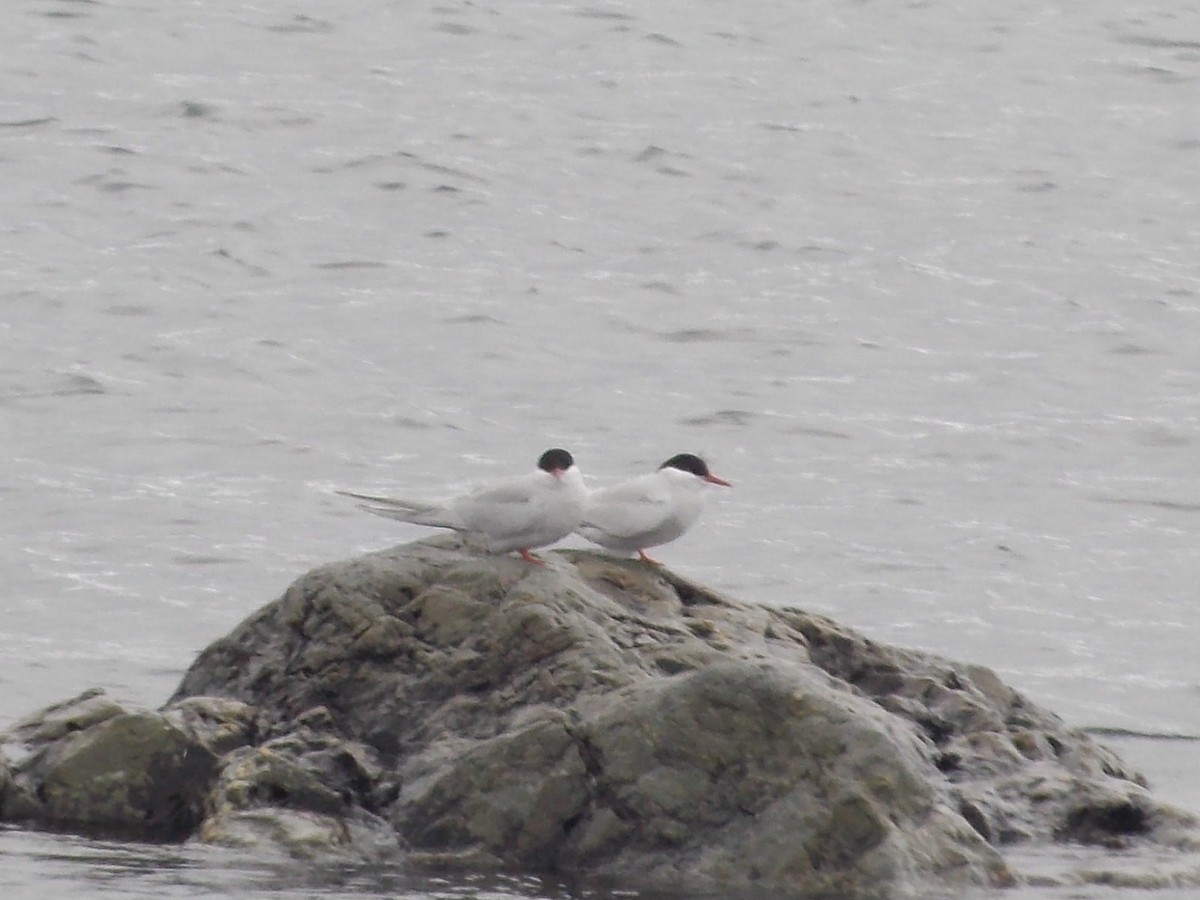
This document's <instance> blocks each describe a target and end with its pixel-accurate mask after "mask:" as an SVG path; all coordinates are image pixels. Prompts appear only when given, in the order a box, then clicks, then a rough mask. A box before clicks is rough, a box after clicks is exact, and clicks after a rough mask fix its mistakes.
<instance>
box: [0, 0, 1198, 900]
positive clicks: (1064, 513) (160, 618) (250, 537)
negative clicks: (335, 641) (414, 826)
mask: <svg viewBox="0 0 1200 900" xmlns="http://www.w3.org/2000/svg"><path fill="white" fill-rule="evenodd" d="M0 35H3V38H2V40H3V48H4V49H3V53H2V54H0V78H2V84H3V88H2V89H0V184H2V185H3V192H2V194H0V198H2V199H0V233H2V243H0V267H2V273H3V277H2V279H0V348H2V352H0V447H2V448H3V452H4V457H5V459H6V461H7V462H6V467H5V473H4V476H3V477H2V478H0V584H3V586H4V589H3V591H2V592H0V722H5V723H7V722H10V721H12V720H13V719H16V718H18V717H20V716H22V715H24V714H26V713H28V712H30V711H32V710H33V709H35V708H37V707H39V706H41V705H43V704H46V703H50V702H54V701H57V700H60V699H63V698H64V697H66V696H69V695H71V694H74V693H76V692H77V691H79V690H82V689H84V688H86V687H90V686H92V685H101V686H104V687H106V688H107V689H109V691H110V692H111V693H112V694H113V695H114V696H116V697H117V698H118V699H120V700H122V701H126V702H128V703H132V704H136V705H144V706H156V705H158V704H159V703H161V702H162V701H163V700H164V699H165V698H166V697H167V695H168V694H169V693H170V692H171V691H172V689H173V688H174V686H175V684H176V683H177V681H178V679H179V677H180V676H181V674H182V671H183V669H184V668H185V667H186V666H187V664H188V663H189V662H190V661H191V659H192V657H193V656H194V655H195V653H196V652H197V651H198V650H200V649H201V648H202V647H203V646H205V645H206V644H207V643H208V642H209V641H211V640H213V639H215V638H217V637H219V636H221V635H223V634H224V633H226V632H227V631H228V630H229V629H230V628H232V627H233V626H234V625H235V624H236V623H237V622H238V621H239V620H240V619H241V618H242V617H244V616H245V615H247V614H248V613H250V612H251V611H252V610H254V609H256V608H257V607H258V606H260V605H261V604H263V603H264V602H266V601H268V600H270V599H272V598H273V597H275V596H276V595H278V594H279V593H280V592H281V591H282V590H283V588H285V587H286V585H287V584H288V583H289V582H290V581H291V580H292V579H293V578H295V577H297V576H298V575H300V574H301V573H303V572H304V571H305V570H306V569H308V568H310V567H312V566H314V565H317V564H319V563H322V562H326V561H328V560H331V559H336V558H342V557H346V556H350V555H353V554H356V553H359V552H361V551H364V550H367V549H373V548H379V547H383V546H387V545H390V544H393V543H397V542H401V541H407V540H412V539H415V538H418V537H421V536H423V535H424V534H426V532H425V531H424V530H422V529H419V528H416V527H411V526H406V525H401V524H399V523H394V522H387V521H384V520H380V519H376V518H372V517H369V516H365V515H362V514H360V513H358V512H356V511H355V510H354V509H353V508H352V507H351V506H350V505H349V504H347V503H345V502H342V500H341V499H340V498H337V497H334V496H332V495H331V494H330V490H331V489H332V488H336V487H346V488H352V489H369V490H395V491H397V492H399V491H401V490H404V491H406V492H408V493H431V494H437V493H441V492H442V491H443V489H445V488H449V487H452V486H454V485H462V484H469V483H478V482H481V481H486V480H488V479H491V478H496V477H502V476H507V475H510V474H514V473H519V472H523V471H526V470H528V469H529V468H531V466H532V463H533V461H534V459H535V458H536V457H537V455H538V453H540V452H541V451H542V450H543V449H545V448H546V447H549V446H556V445H561V446H565V447H568V448H569V449H571V450H572V451H573V452H574V453H575V455H576V457H577V459H578V461H579V463H580V466H581V468H582V469H583V471H584V473H585V475H586V476H588V477H589V478H590V479H591V481H592V483H593V484H596V485H600V484H604V483H608V482H610V481H611V480H613V479H616V478H620V477H625V476H628V475H630V474H633V473H639V472H642V471H646V470H649V469H651V468H653V467H655V466H656V465H657V464H658V463H659V462H661V461H662V460H663V459H665V458H666V457H667V456H669V455H672V454H673V453H676V452H679V451H692V452H698V453H701V454H703V455H704V456H706V457H707V458H708V459H709V461H710V463H711V464H712V466H713V468H714V469H715V470H716V471H717V472H719V473H720V474H722V475H724V476H725V477H726V478H729V479H730V480H732V481H734V482H735V487H734V489H733V490H730V491H723V492H720V493H719V495H718V496H714V498H713V501H714V502H713V503H712V505H711V507H710V509H709V511H708V512H707V514H706V517H705V519H704V520H703V521H702V523H701V526H700V527H698V528H697V529H696V530H695V531H693V532H692V533H691V534H689V535H688V536H687V537H685V538H684V539H682V540H680V541H679V542H677V543H675V544H672V545H670V546H669V547H666V548H661V552H660V553H659V556H660V558H661V559H663V561H664V562H666V563H667V564H669V565H670V566H672V567H674V568H676V569H678V570H679V571H681V572H684V573H686V574H688V575H689V576H692V577H695V578H697V579H700V580H702V581H705V582H708V583H710V584H712V585H714V586H716V587H718V588H720V589H723V590H725V591H728V592H730V593H732V594H735V595H737V596H740V597H743V598H746V599H750V600H754V601H757V602H761V603H765V604H784V603H788V604H799V605H803V606H805V607H807V608H809V609H812V610H816V611H820V612H824V613H828V614H830V615H833V616H835V617H836V618H838V619H839V620H841V621H844V622H847V623H849V624H852V625H854V626H856V627H858V628H861V629H863V630H864V631H866V632H867V633H868V634H870V635H871V636H872V637H874V638H876V639H878V640H881V641H887V642H894V643H900V644H903V645H907V646H911V647H917V648H921V649H925V650H931V651H935V652H937V653H940V654H943V655H945V656H948V657H952V658H956V659H966V660H971V661H973V662H978V663H983V664H986V665H989V666H992V667H994V668H995V669H997V670H998V671H999V673H1000V674H1001V675H1002V676H1003V677H1004V678H1005V679H1006V680H1007V681H1009V682H1010V683H1012V684H1013V685H1014V686H1016V687H1018V688H1019V689H1021V690H1022V691H1024V692H1026V693H1027V694H1029V695H1030V696H1031V697H1032V698H1033V699H1035V700H1036V701H1038V702H1040V703H1042V704H1044V705H1047V706H1049V707H1051V708H1053V709H1054V710H1056V711H1057V712H1059V713H1060V714H1061V715H1063V716H1064V717H1065V718H1066V719H1067V720H1068V721H1070V722H1072V723H1073V724H1077V725H1080V726H1085V727H1095V728H1102V729H1110V730H1113V731H1114V732H1116V733H1117V734H1118V735H1122V734H1128V735H1129V736H1127V737H1119V736H1118V737H1117V738H1114V739H1113V740H1111V741H1110V743H1112V745H1113V746H1114V748H1115V749H1117V750H1118V751H1119V752H1120V753H1122V754H1123V755H1124V756H1126V757H1127V758H1128V759H1130V760H1131V761H1134V762H1136V763H1137V764H1138V765H1139V766H1141V767H1142V768H1143V770H1144V771H1145V772H1146V774H1147V776H1148V777H1149V778H1150V780H1151V782H1152V784H1153V785H1154V786H1155V787H1156V789H1157V791H1158V792H1159V793H1160V794H1161V795H1163V796H1167V797H1170V798H1172V799H1173V800H1175V802H1178V803H1180V804H1181V805H1183V806H1185V807H1187V808H1190V809H1192V810H1195V811H1200V775H1197V774H1196V769H1195V766H1194V765H1193V764H1192V760H1193V759H1194V758H1195V757H1196V755H1197V750H1198V749H1200V746H1198V745H1196V744H1195V743H1193V742H1190V741H1184V740H1175V739H1173V738H1186V737H1196V736H1198V735H1200V654H1198V653H1197V652H1196V649H1195V639H1194V637H1193V635H1194V633H1195V632H1196V630H1197V626H1198V625H1200V605H1198V604H1197V603H1196V596H1195V594H1196V591H1195V585H1196V580H1197V579H1196V576H1197V572H1200V541H1198V540H1197V538H1198V537H1200V485H1198V483H1197V475H1200V461H1198V459H1197V446H1198V444H1200V251H1198V249H1197V248H1198V247H1200V214H1198V212H1200V211H1198V202H1200V116H1198V114H1197V108H1198V106H1197V101H1198V100H1200V95H1198V92H1197V87H1198V83H1200V82H1198V75H1200V10H1198V9H1197V8H1196V7H1193V6H1190V5H1187V4H1180V3H1173V2H1168V0H1151V2H1145V3H1140V4H1135V5H1130V4H1128V3H1117V2H1115V0H1097V2H1093V3H1089V4H1057V5H1056V4H1050V5H1047V4H1045V3H1044V2H1039V3H1033V2H1024V0H1014V2H1009V3H1004V4H985V3H966V4H938V3H929V2H909V3H906V4H903V5H901V4H889V3H883V2H849V0H837V2H834V0H810V2H806V3H796V2H789V0H762V2H757V3H743V2H734V0H709V2H703V3H702V2H696V0H691V2H684V0H660V2H656V3H653V4H635V3H629V2H609V0H600V2H595V3H588V2H586V0H585V2H583V3H581V4H555V3H538V2H521V0H511V2H505V3H496V4H489V3H460V2H450V3H444V4H424V3H406V2H393V3H380V2H374V3H343V4H281V3H264V4H248V3H241V2H236V0H206V2H204V3H186V4H151V3H135V2H128V0H10V2H6V3H4V4H3V5H0ZM1139 736H1141V737H1139ZM143 850H144V852H142V851H143ZM139 854H140V856H139ZM209 854H210V851H207V850H201V849H195V848H183V849H180V848H175V849H171V850H164V849H162V848H157V849H154V850H153V851H151V850H149V849H146V848H139V847H137V846H136V845H135V846H133V847H132V848H131V847H129V846H124V847H122V846H121V845H106V844H96V843H90V842H86V841H78V840H75V839H68V838H61V837H54V836H46V835H37V834H31V833H28V832H22V831H0V858H3V860H4V865H3V871H4V874H3V876H0V878H3V880H4V883H3V885H2V890H3V894H4V896H5V897H6V898H24V897H33V896H38V897H40V896H43V895H44V894H45V891H46V888H47V887H48V886H53V887H54V889H55V891H56V892H60V893H61V895H62V896H68V895H74V896H87V895H89V894H90V893H93V892H95V893H100V892H105V891H108V892H112V893H116V894H119V895H136V893H137V892H138V891H139V890H141V889H142V887H141V886H144V885H147V884H148V885H150V887H149V888H148V890H149V891H150V892H151V894H152V895H153V896H166V897H190V896H211V895H219V894H220V893H221V892H222V891H223V890H226V889H227V890H229V891H230V892H232V893H237V894H239V895H246V894H247V892H248V891H251V890H254V891H265V892H267V893H269V895H270V896H273V897H281V898H289V900H290V898H298V897H301V896H309V895H310V894H311V893H312V891H313V890H315V889H314V888H312V887H311V885H308V886H305V885H304V884H300V883H289V882H288V881H287V880H286V879H278V878H275V877H273V876H271V877H266V878H262V879H258V878H257V876H254V875H247V876H246V879H248V880H241V881H237V882H236V886H231V885H234V882H230V881H228V880H227V879H230V878H233V877H234V876H233V875H231V874H230V873H231V872H237V871H239V870H238V869H237V867H236V866H234V867H232V868H230V867H229V866H228V864H226V863H224V862H222V863H213V862H212V861H211V860H212V859H213V857H212V856H211V855H209ZM128 855H132V856H133V857H134V858H135V859H144V860H146V861H148V862H147V864H146V865H145V866H142V865H141V863H140V862H139V863H138V865H136V866H134V867H133V868H134V869H135V870H137V871H136V872H131V871H130V869H129V867H128V866H127V865H125V862H126V861H127V860H125V857H126V856H128ZM1063 855H1064V856H1065V857H1066V859H1065V860H1062V861H1059V860H1057V859H1049V860H1041V861H1040V862H1037V863H1034V864H1031V865H1033V866H1034V867H1036V866H1039V865H1045V866H1048V867H1049V869H1050V870H1052V871H1059V872H1061V871H1065V870H1066V869H1069V868H1071V866H1072V865H1074V864H1077V863H1081V861H1082V862H1087V860H1088V858H1087V857H1086V855H1085V854H1084V852H1083V851H1082V850H1072V849H1071V848H1065V849H1064V850H1063ZM1110 862H1111V861H1110ZM252 863H253V861H250V862H247V863H246V865H248V866H250V867H251V869H252V870H253V865H252ZM1087 864H1089V865H1091V863H1090V862H1088V863H1087ZM1101 864H1107V863H1105V862H1104V861H1101ZM1172 864H1173V863H1171V862H1170V861H1169V860H1168V861H1163V862H1162V863H1161V866H1162V867H1166V868H1169V867H1170V866H1171V865H1172ZM1158 865H1159V864H1158V863H1156V862H1154V861H1151V863H1150V866H1151V868H1154V867H1155V866H1158ZM139 866H140V868H139ZM172 871H174V872H183V873H191V874H189V875H187V877H179V878H174V877H172V876H170V875H169V874H164V873H170V872H172ZM254 871H257V870H254ZM139 872H140V874H138V873H139ZM147 872H148V873H149V874H147ZM360 874H361V873H360ZM355 877H356V878H359V877H360V876H359V875H356V876H355ZM364 877H365V876H364ZM381 878H382V876H379V877H378V878H377V881H376V885H377V888H378V890H380V891H384V892H388V891H390V892H391V894H392V895H397V894H399V893H400V888H398V887H397V886H396V884H394V883H391V884H390V886H389V883H385V881H383V880H379V879H381ZM334 882H335V883H337V884H342V883H343V882H342V881H338V880H337V879H334ZM355 883H356V884H357V885H358V887H357V888H356V890H358V891H367V892H368V893H369V890H368V888H365V887H363V884H362V883H361V879H360V881H359V882H355ZM222 885H225V887H224V888H223V887H222ZM459 889H462V890H465V891H467V892H468V895H469V892H470V891H472V890H474V891H476V894H477V895H478V896H485V895H486V896H491V895H492V894H485V893H480V892H481V891H491V892H492V893H493V894H495V896H501V897H517V896H525V895H526V894H525V893H522V892H523V891H525V890H526V888H525V887H521V886H518V885H516V884H507V885H505V884H499V885H489V886H487V887H486V888H481V887H479V886H477V885H476V886H471V885H467V886H466V887H463V886H462V885H457V886H450V887H449V888H446V890H452V891H453V890H459ZM404 890H411V891H415V892H416V893H414V894H413V896H417V897H435V896H441V894H440V893H438V891H440V890H442V888H441V887H439V886H438V885H436V884H434V883H432V882H430V883H424V884H422V883H419V882H418V883H416V884H415V885H410V886H408V887H405V888H404ZM532 890H533V892H534V893H533V894H530V896H534V895H536V896H543V895H544V896H552V893H548V891H549V888H546V887H535V888H532ZM1095 890H1096V891H1100V892H1101V893H1097V894H1096V896H1111V894H1109V893H1102V890H1103V889H1099V888H1097V889H1095ZM538 891H542V893H541V894H539V893H538ZM1060 893H1061V891H1056V890H1055V889H1052V888H1031V889H1027V890H1026V891H1024V892H1023V896H1029V897H1037V898H1042V897H1057V896H1059V895H1060ZM405 896H407V895H405ZM1070 896H1073V897H1075V896H1091V895H1090V894H1086V889H1080V890H1077V891H1075V892H1073V893H1071V894H1070ZM1158 896H1162V895H1161V894H1160V895H1158Z"/></svg>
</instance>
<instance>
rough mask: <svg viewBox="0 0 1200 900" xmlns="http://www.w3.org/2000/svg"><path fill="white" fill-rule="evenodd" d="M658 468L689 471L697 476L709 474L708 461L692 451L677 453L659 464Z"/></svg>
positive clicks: (704, 476) (702, 476)
mask: <svg viewBox="0 0 1200 900" xmlns="http://www.w3.org/2000/svg"><path fill="white" fill-rule="evenodd" d="M659 468H660V469H679V470H680V471H681V472H691V473H692V474H693V475H696V476H697V477H699V478H707V477H708V475H709V471H708V463H706V462H705V461H704V460H702V459H701V458H700V457H698V456H696V454H694V453H678V454H676V455H675V456H672V457H671V458H670V459H668V460H667V461H666V462H665V463H663V464H662V465H661V466H659Z"/></svg>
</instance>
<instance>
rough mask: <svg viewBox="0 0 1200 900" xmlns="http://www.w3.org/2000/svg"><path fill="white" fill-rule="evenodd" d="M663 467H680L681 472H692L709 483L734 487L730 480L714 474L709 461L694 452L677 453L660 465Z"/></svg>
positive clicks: (660, 467)
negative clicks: (709, 468) (709, 466)
mask: <svg viewBox="0 0 1200 900" xmlns="http://www.w3.org/2000/svg"><path fill="white" fill-rule="evenodd" d="M658 468H659V469H660V470H661V469H678V470H679V471H681V472H690V473H691V474H693V475H695V476H696V477H697V478H699V479H701V480H702V481H707V482H708V483H709V484H720V485H724V486H725V487H733V485H731V484H730V483H729V482H728V481H726V480H725V479H724V478H722V477H721V476H720V475H714V474H713V473H712V472H710V471H709V470H708V463H706V462H705V461H704V460H702V459H701V458H700V457H698V456H696V455H695V454H694V453H677V454H676V455H675V456H672V457H671V458H670V459H668V460H667V461H666V462H665V463H663V464H662V465H661V466H659V467H658Z"/></svg>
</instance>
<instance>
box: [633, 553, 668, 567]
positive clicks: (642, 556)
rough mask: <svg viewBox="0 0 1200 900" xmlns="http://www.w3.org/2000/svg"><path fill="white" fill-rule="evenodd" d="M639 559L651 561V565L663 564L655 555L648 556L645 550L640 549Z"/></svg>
mask: <svg viewBox="0 0 1200 900" xmlns="http://www.w3.org/2000/svg"><path fill="white" fill-rule="evenodd" d="M638 559H640V560H641V561H642V562H645V563H650V565H652V566H661V565H662V563H660V562H659V561H658V560H657V559H655V558H654V557H653V556H647V555H646V551H645V550H639V551H638Z"/></svg>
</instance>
